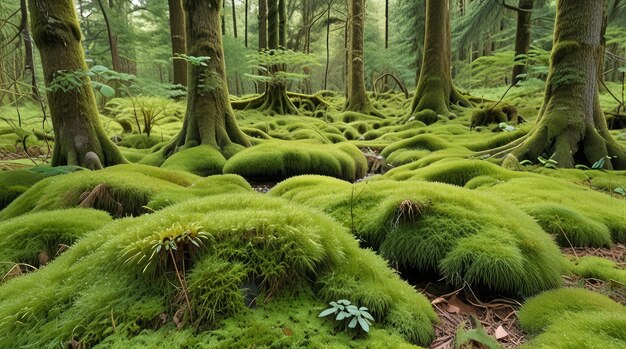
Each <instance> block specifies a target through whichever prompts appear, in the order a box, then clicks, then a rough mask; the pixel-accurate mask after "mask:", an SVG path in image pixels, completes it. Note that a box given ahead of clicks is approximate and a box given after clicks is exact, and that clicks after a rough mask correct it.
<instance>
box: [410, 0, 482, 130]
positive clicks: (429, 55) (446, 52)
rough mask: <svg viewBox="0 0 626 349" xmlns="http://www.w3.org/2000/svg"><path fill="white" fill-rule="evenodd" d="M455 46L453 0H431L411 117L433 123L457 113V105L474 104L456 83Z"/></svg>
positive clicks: (429, 0)
mask: <svg viewBox="0 0 626 349" xmlns="http://www.w3.org/2000/svg"><path fill="white" fill-rule="evenodd" d="M451 50H452V49H451V42H450V4H449V0H427V1H426V32H425V34H424V55H423V57H422V68H421V71H420V78H419V82H418V84H417V91H416V93H415V97H414V98H413V103H412V104H411V111H410V112H409V115H408V117H407V119H408V120H414V119H417V120H420V121H423V122H424V123H426V124H432V123H434V122H436V121H437V120H438V119H439V118H440V117H444V118H453V117H455V116H456V115H455V114H454V113H453V112H452V109H453V107H455V106H462V107H470V106H471V104H470V102H469V101H468V100H467V99H466V98H465V97H464V96H463V95H462V94H461V93H459V92H458V91H457V89H456V88H455V87H454V84H453V83H452V70H451V60H452V57H451Z"/></svg>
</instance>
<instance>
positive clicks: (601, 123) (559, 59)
mask: <svg viewBox="0 0 626 349" xmlns="http://www.w3.org/2000/svg"><path fill="white" fill-rule="evenodd" d="M604 11H605V2H604V1H603V0H595V1H569V0H559V1H557V17H556V24H555V32H554V44H553V49H552V54H551V59H550V72H549V74H548V80H547V85H546V92H545V97H544V102H543V105H542V107H541V110H540V111H539V117H538V119H537V122H536V123H535V125H534V127H533V129H532V130H531V131H530V133H529V134H528V136H527V137H525V138H523V139H521V140H519V141H517V142H514V143H512V144H510V145H508V146H505V147H503V148H502V149H495V150H494V151H492V152H493V153H495V154H494V155H495V156H496V157H501V156H504V155H506V154H508V153H512V154H513V155H515V156H516V157H517V158H518V159H520V160H525V159H527V160H530V161H533V162H534V161H536V160H537V158H538V157H539V156H547V157H551V158H552V159H553V160H555V161H556V162H557V166H559V167H574V166H575V165H576V164H584V165H587V166H591V165H592V164H594V163H596V162H597V161H599V160H601V159H603V158H605V160H606V162H605V168H606V169H626V149H624V148H623V147H622V146H620V145H619V144H618V143H617V142H616V141H615V140H614V139H613V138H612V136H611V135H610V133H609V131H608V128H607V125H606V119H605V117H604V113H603V112H602V109H601V108H600V99H599V96H598V85H599V84H598V80H599V76H598V74H599V73H598V65H599V64H600V62H601V61H602V56H603V55H604V50H603V49H604V45H603V41H604V40H603V37H602V27H603V19H604ZM607 156H608V158H606V157H607Z"/></svg>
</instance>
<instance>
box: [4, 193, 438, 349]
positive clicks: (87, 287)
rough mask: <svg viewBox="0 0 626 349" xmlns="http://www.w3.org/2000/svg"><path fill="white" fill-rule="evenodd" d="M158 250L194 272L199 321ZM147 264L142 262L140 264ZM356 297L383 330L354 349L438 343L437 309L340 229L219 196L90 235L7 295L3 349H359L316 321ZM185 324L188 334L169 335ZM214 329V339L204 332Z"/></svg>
mask: <svg viewBox="0 0 626 349" xmlns="http://www.w3.org/2000/svg"><path fill="white" fill-rule="evenodd" d="M163 227H171V228H166V229H164V228H163ZM200 227H202V228H200ZM200 233H202V234H200ZM201 235H202V237H200V236H201ZM168 238H169V240H168ZM199 240H201V241H202V242H203V245H204V246H205V247H201V249H202V253H197V254H195V255H194V256H193V257H192V258H188V256H191V250H187V249H188V248H191V247H193V248H198V246H196V245H195V244H194V243H193V242H192V241H195V242H196V243H198V245H199V246H202V245H200V243H199ZM171 241H174V242H173V244H174V245H175V246H176V250H174V249H173V247H174V245H172V242H171ZM154 246H170V248H169V251H168V252H169V253H170V256H171V254H174V253H176V251H178V252H179V253H180V255H179V256H178V257H177V258H176V259H172V258H171V257H170V261H173V260H176V262H177V263H178V261H179V259H178V258H180V261H184V262H185V269H182V267H180V264H177V265H179V269H178V275H179V277H181V278H182V279H183V281H182V282H181V283H180V284H186V285H188V288H187V289H188V292H189V308H190V309H191V313H188V312H182V313H183V314H184V315H180V314H181V311H180V310H181V309H183V310H185V309H186V307H185V306H184V305H183V304H184V303H182V301H181V297H180V294H181V287H179V286H178V285H177V284H176V283H175V282H172V281H171V280H170V279H171V276H170V275H171V274H168V272H167V270H171V269H169V267H168V266H164V265H163V264H158V263H157V264H154V268H156V269H157V270H158V268H159V266H160V267H161V268H166V269H165V271H166V272H165V273H149V272H145V273H144V272H143V270H144V268H145V264H144V262H145V261H146V260H150V259H151V258H153V259H154V260H160V259H161V258H163V256H164V254H163V251H165V247H163V248H162V249H161V250H160V251H159V252H156V251H157V250H156V249H155V248H154ZM183 246H184V247H183ZM194 246H195V247H194ZM157 248H158V247H157ZM183 250H184V251H185V252H184V253H183V252H182V251H183ZM197 251H198V252H199V251H200V250H197ZM153 254H154V257H150V256H152V255H153ZM139 255H141V256H143V257H144V258H143V260H142V259H141V258H142V257H139V259H137V258H135V257H136V256H139ZM129 257H131V259H130V260H129V262H126V263H125V262H124V261H126V260H128V258H129ZM140 260H141V262H140ZM151 268H152V267H151ZM335 278H337V279H338V280H342V281H347V282H349V283H350V287H348V288H346V287H343V285H340V284H339V283H338V282H335V281H334V280H335ZM68 280H72V281H74V282H67V281H68ZM380 280H385V283H381V282H380ZM248 283H250V284H252V285H253V286H254V287H255V288H258V292H259V293H258V296H257V298H258V300H257V303H258V307H257V308H256V309H255V310H247V309H246V305H248V304H245V303H244V298H245V297H244V295H245V294H246V292H250V291H249V289H248V287H249V286H245V285H246V284H248ZM352 288H356V289H352ZM25 289H28V290H30V291H31V292H24V291H23V290H25ZM246 289H248V291H246ZM345 292H352V293H353V296H354V298H353V299H355V300H356V301H357V302H359V304H364V305H366V306H368V308H369V309H372V310H371V314H372V317H374V318H376V319H377V323H379V324H380V326H377V328H376V329H372V330H371V331H370V335H369V336H368V338H366V339H360V340H357V341H355V342H354V344H355V345H358V346H360V347H363V346H365V347H377V345H378V347H380V345H381V343H384V342H385V341H390V342H391V343H397V344H398V346H399V347H409V346H408V345H407V343H406V341H407V340H408V341H410V342H412V343H423V344H427V343H428V342H429V341H430V340H431V339H432V337H433V334H434V333H433V328H432V324H433V322H435V321H436V319H437V318H436V315H435V313H434V311H433V310H432V308H431V306H430V304H429V302H428V300H427V299H426V298H425V297H423V296H422V295H420V294H417V293H415V291H414V290H413V288H412V287H411V286H409V285H408V284H407V283H405V282H404V281H402V280H400V278H399V277H398V276H397V275H396V274H395V273H394V272H393V271H391V270H390V269H388V267H387V264H386V262H385V261H384V260H382V259H381V258H380V257H378V256H376V255H375V254H374V253H373V252H372V251H367V250H363V249H360V248H359V246H358V243H357V241H356V240H354V238H353V237H351V236H350V234H349V233H348V232H347V231H346V230H345V228H343V227H341V226H340V225H338V224H337V222H335V221H333V220H331V219H330V218H328V217H327V216H325V215H323V214H320V213H317V212H316V211H313V210H309V209H305V208H303V207H300V206H298V205H294V204H293V203H290V202H288V201H286V200H282V199H276V198H268V197H266V196H260V195H258V194H242V195H233V194H228V195H222V196H213V197H210V198H202V199H196V200H192V201H189V202H186V203H181V204H178V205H174V206H172V207H170V208H167V209H164V210H161V211H159V212H156V213H153V214H151V215H149V216H144V217H138V218H126V219H122V220H118V221H116V222H113V223H111V224H109V225H106V226H105V227H103V228H102V229H100V230H98V231H96V232H93V233H90V234H86V235H84V237H83V238H82V239H81V240H79V241H78V242H76V243H74V245H73V246H72V247H71V248H70V249H69V250H68V251H67V252H65V253H64V254H62V255H61V256H60V257H58V258H57V259H55V260H54V262H52V263H51V264H50V265H48V266H47V267H46V268H44V269H42V270H40V271H38V272H36V273H31V274H29V275H26V276H22V277H18V278H14V279H12V280H11V281H9V282H7V283H5V284H3V285H1V286H0V346H2V347H6V346H16V347H19V346H25V345H32V344H33V343H41V344H42V347H43V348H53V347H57V346H60V345H62V344H63V343H66V342H68V341H69V340H74V341H76V342H78V343H82V344H81V345H85V346H94V345H96V344H98V343H100V346H99V347H100V348H107V347H113V348H120V347H124V348H132V347H141V345H142V344H143V345H146V343H154V341H155V340H156V338H161V339H162V340H161V341H160V343H161V345H163V343H176V344H175V345H187V344H188V345H200V343H205V344H203V345H206V347H233V346H235V347H240V346H243V347H249V346H250V345H252V346H265V345H278V344H281V343H284V344H285V345H289V346H291V345H294V346H305V347H308V346H309V345H308V344H310V345H311V346H312V347H323V346H326V345H328V343H338V345H346V344H348V345H349V343H350V342H351V338H350V336H347V335H344V334H338V335H336V336H334V335H333V333H332V329H331V328H330V326H327V325H326V324H325V323H324V322H323V321H322V320H321V319H318V317H317V314H318V313H319V312H320V311H321V310H322V309H323V308H322V303H320V302H319V299H322V300H325V301H328V300H330V299H333V298H330V296H333V297H336V296H338V295H339V296H341V295H342V294H343V293H345ZM334 299H337V298H334ZM376 299H378V301H376ZM261 300H264V301H261ZM369 304H375V306H374V307H370V306H369ZM400 311H408V314H409V316H407V317H404V318H402V320H399V318H398V317H397V316H396V317H395V319H394V320H393V321H394V322H391V314H396V313H397V312H400ZM192 319H194V320H193V321H192ZM357 321H358V320H357ZM396 321H401V326H398V327H397V326H396V324H395V322H396ZM176 324H180V325H179V326H182V327H183V328H182V330H181V331H175V332H174V331H172V332H170V331H171V330H173V327H174V326H175V325H176ZM162 326H163V327H162ZM208 327H210V328H211V329H212V330H211V331H199V330H200V329H205V328H208ZM286 327H288V329H285V328H286ZM154 328H160V329H159V330H158V331H157V332H155V331H154V330H153V329H154ZM292 329H293V330H292ZM287 331H288V332H287ZM292 331H293V333H292ZM167 333H171V336H169V335H167ZM287 333H290V334H289V335H287ZM291 333H292V334H293V335H292V334H291ZM411 333H413V334H419V336H411V335H410V334H411ZM164 336H165V337H166V338H165V337H164ZM333 338H334V339H333ZM200 347H202V346H200Z"/></svg>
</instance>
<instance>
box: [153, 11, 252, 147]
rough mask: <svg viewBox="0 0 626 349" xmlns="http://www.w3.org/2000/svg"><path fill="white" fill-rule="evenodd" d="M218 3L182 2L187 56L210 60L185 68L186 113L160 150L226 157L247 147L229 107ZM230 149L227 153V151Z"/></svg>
mask: <svg viewBox="0 0 626 349" xmlns="http://www.w3.org/2000/svg"><path fill="white" fill-rule="evenodd" d="M222 4H223V3H222V0H184V1H183V8H184V10H185V17H186V19H187V20H186V29H187V48H188V50H189V55H191V56H195V57H201V56H206V57H211V58H210V59H209V60H208V61H206V62H205V64H206V66H204V65H200V64H197V65H194V64H189V65H188V77H187V79H188V82H189V84H188V86H187V111H186V113H185V119H184V121H183V127H182V129H181V131H180V133H179V134H178V135H177V136H176V138H175V139H174V140H173V141H172V142H171V143H170V144H169V145H168V146H166V147H165V148H164V150H163V155H164V157H168V156H170V155H172V154H174V153H175V152H176V151H178V150H182V149H185V148H190V147H194V146H197V145H211V146H214V147H216V148H218V149H219V150H220V151H222V152H225V153H228V154H230V153H231V150H232V146H234V145H235V144H239V145H240V146H249V145H250V143H249V141H248V139H247V137H246V136H245V135H244V134H243V132H241V130H240V129H239V126H238V125H237V121H236V120H235V114H234V112H233V109H232V107H231V105H230V100H229V96H228V86H227V83H226V81H227V80H226V67H225V65H224V50H223V47H222V34H221V30H220V18H221V17H220V13H221V9H222ZM227 148H231V149H227Z"/></svg>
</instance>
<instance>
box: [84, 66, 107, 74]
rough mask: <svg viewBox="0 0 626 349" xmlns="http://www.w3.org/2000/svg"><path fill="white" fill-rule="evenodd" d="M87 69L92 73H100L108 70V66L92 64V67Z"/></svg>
mask: <svg viewBox="0 0 626 349" xmlns="http://www.w3.org/2000/svg"><path fill="white" fill-rule="evenodd" d="M89 71H91V72H92V73H95V74H102V73H104V72H107V71H109V68H107V67H105V66H103V65H94V66H93V67H91V68H90V69H89Z"/></svg>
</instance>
